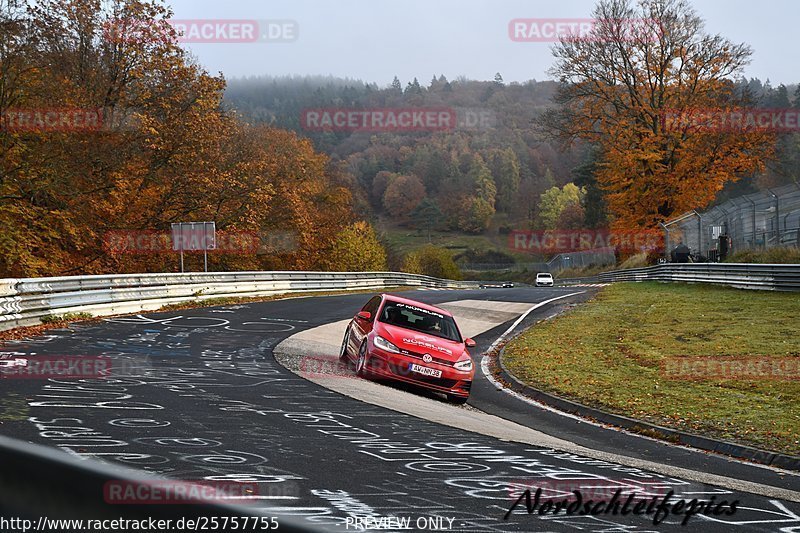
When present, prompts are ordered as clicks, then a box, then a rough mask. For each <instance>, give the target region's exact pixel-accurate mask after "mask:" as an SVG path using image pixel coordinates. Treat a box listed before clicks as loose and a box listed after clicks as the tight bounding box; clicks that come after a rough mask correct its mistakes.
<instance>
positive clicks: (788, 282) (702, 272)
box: [557, 263, 800, 291]
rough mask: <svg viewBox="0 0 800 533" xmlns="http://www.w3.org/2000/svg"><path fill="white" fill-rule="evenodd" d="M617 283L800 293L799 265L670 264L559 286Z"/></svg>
mask: <svg viewBox="0 0 800 533" xmlns="http://www.w3.org/2000/svg"><path fill="white" fill-rule="evenodd" d="M617 281H682V282H689V283H714V284H717V285H727V286H730V287H737V288H740V289H757V290H771V291H800V265H770V264H755V263H690V264H667V265H656V266H651V267H645V268H631V269H627V270H614V271H611V272H603V273H602V274H598V275H597V276H592V277H588V278H570V279H562V280H558V281H557V283H558V284H559V285H575V284H581V283H612V282H617Z"/></svg>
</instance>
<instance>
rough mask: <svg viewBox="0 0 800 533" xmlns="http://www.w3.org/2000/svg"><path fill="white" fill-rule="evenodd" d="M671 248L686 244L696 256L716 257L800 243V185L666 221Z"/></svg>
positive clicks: (666, 235)
mask: <svg viewBox="0 0 800 533" xmlns="http://www.w3.org/2000/svg"><path fill="white" fill-rule="evenodd" d="M664 230H665V240H666V242H665V244H666V250H667V252H669V251H671V250H673V249H675V247H676V246H679V245H680V244H683V245H685V246H688V247H689V249H690V250H691V253H692V255H694V256H703V257H708V258H710V259H712V260H713V259H716V258H717V257H718V256H719V255H724V254H725V253H726V252H729V251H731V250H733V251H736V250H747V249H765V248H772V247H776V246H787V247H800V185H798V184H792V185H785V186H782V187H776V188H774V189H766V190H763V191H760V192H757V193H753V194H748V195H745V196H740V197H738V198H733V199H732V200H728V201H727V202H725V203H722V204H720V205H718V206H716V207H713V208H711V209H709V210H708V211H705V212H703V213H699V212H697V211H691V212H689V213H686V214H684V215H682V216H680V217H678V218H675V219H673V220H671V221H669V222H667V223H666V224H664Z"/></svg>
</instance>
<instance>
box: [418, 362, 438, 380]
mask: <svg viewBox="0 0 800 533" xmlns="http://www.w3.org/2000/svg"><path fill="white" fill-rule="evenodd" d="M411 371H412V372H416V373H417V374H422V375H423V376H430V377H432V378H440V377H442V371H441V370H436V369H435V368H428V367H426V366H419V365H415V364H414V363H411Z"/></svg>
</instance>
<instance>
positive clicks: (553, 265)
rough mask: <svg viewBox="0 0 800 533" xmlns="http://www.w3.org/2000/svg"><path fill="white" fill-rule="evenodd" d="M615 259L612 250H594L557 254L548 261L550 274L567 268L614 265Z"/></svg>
mask: <svg viewBox="0 0 800 533" xmlns="http://www.w3.org/2000/svg"><path fill="white" fill-rule="evenodd" d="M616 262H617V258H616V256H615V255H614V248H595V249H593V250H584V251H580V252H570V253H563V254H558V255H556V256H555V257H553V258H552V259H551V260H550V261H548V263H547V265H548V267H549V268H548V270H549V271H550V272H553V273H555V272H560V271H562V270H566V269H568V268H583V267H588V266H606V265H614V264H616Z"/></svg>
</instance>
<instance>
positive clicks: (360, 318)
mask: <svg viewBox="0 0 800 533" xmlns="http://www.w3.org/2000/svg"><path fill="white" fill-rule="evenodd" d="M382 301H383V299H382V298H381V297H380V296H375V297H374V298H372V299H371V300H370V301H368V302H367V305H365V306H364V307H363V308H362V309H361V311H359V312H358V314H356V316H355V317H354V318H353V321H352V322H351V323H350V325H351V327H350V339H349V341H350V342H349V345H350V349H349V350H348V352H349V353H350V354H353V355H356V354H357V353H358V349H359V348H360V347H361V343H362V342H364V339H365V338H366V337H367V334H368V333H369V332H370V331H372V325H373V324H374V323H375V315H376V314H377V312H378V308H379V307H380V306H381V302H382Z"/></svg>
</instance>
